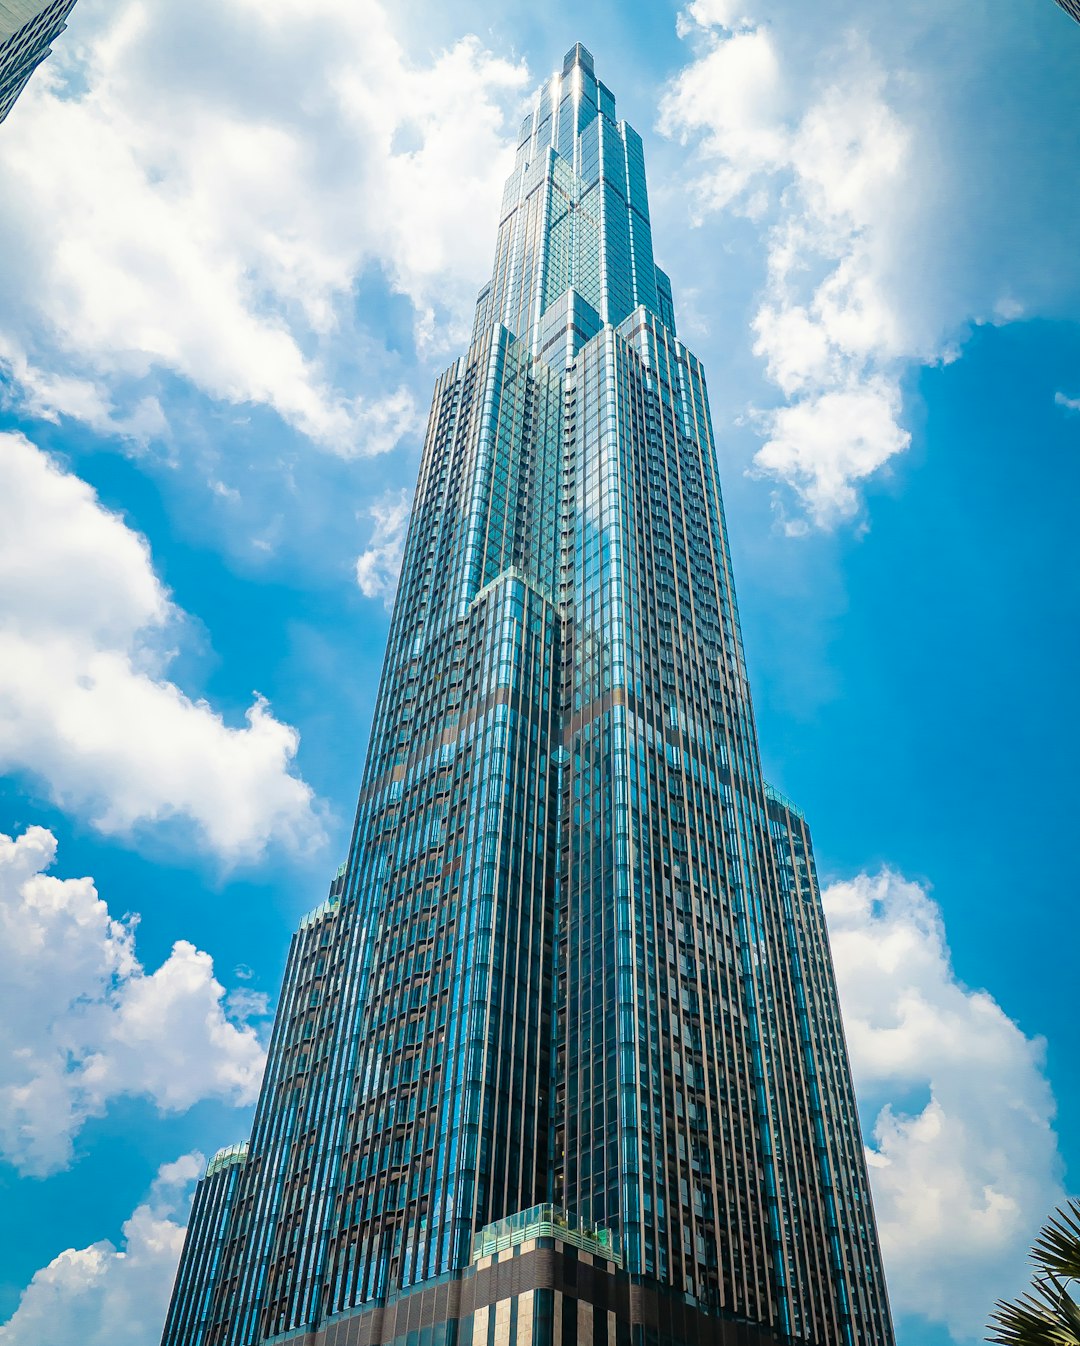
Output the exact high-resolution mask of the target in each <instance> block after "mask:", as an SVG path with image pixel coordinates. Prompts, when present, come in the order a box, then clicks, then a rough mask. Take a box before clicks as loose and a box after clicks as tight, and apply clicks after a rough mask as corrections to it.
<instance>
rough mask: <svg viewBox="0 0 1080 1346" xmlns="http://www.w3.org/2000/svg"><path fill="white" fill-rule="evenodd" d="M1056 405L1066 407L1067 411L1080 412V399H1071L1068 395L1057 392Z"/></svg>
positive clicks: (1055, 396) (1055, 395)
mask: <svg viewBox="0 0 1080 1346" xmlns="http://www.w3.org/2000/svg"><path fill="white" fill-rule="evenodd" d="M1054 405H1055V406H1058V407H1064V408H1065V410H1066V411H1080V397H1069V396H1068V395H1067V394H1066V393H1063V392H1056V393H1055V394H1054Z"/></svg>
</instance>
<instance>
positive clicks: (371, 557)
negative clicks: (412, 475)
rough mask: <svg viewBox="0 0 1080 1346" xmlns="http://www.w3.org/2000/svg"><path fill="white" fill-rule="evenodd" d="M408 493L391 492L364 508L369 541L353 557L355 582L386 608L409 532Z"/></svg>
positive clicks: (392, 599)
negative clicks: (370, 523) (370, 525)
mask: <svg viewBox="0 0 1080 1346" xmlns="http://www.w3.org/2000/svg"><path fill="white" fill-rule="evenodd" d="M409 502H410V492H408V491H404V490H402V491H390V492H388V493H387V494H386V495H384V496H383V497H382V499H380V500H377V501H375V503H374V504H373V505H371V506H370V507H369V509H368V511H367V513H368V516H369V517H370V518H371V519H372V520H373V521H374V525H375V526H374V528H373V529H372V532H371V540H370V541H369V543H368V545H367V547H366V548H365V549H364V550H363V551H362V552H361V553H360V555H359V556H358V557H357V558H356V582H357V584H358V585H359V586H360V590H361V592H362V593H363V594H364V595H365V596H366V597H367V598H381V599H382V600H383V603H384V604H385V605H386V607H387V608H388V609H389V608H391V607H393V604H394V595H395V594H396V593H397V582H398V574H399V572H400V570H401V557H402V553H403V551H404V549H405V535H406V534H407V533H408V531H409V513H410V505H409Z"/></svg>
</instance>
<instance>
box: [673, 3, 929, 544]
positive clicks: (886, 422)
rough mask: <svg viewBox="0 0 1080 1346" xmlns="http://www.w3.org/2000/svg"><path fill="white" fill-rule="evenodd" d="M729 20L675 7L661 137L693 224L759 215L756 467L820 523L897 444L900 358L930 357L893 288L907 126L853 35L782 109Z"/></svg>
mask: <svg viewBox="0 0 1080 1346" xmlns="http://www.w3.org/2000/svg"><path fill="white" fill-rule="evenodd" d="M691 20H693V22H691ZM718 22H719V23H720V25H721V26H720V27H719V28H717V27H715V26H714V25H716V24H717V23H718ZM729 27H730V25H729V23H728V21H727V20H725V19H720V20H718V19H717V17H716V16H715V14H713V13H712V12H711V10H710V9H708V8H703V7H702V6H700V5H699V6H693V7H691V9H690V10H689V11H687V14H686V15H685V16H684V19H683V31H684V32H685V33H686V34H687V35H692V36H693V37H695V39H696V40H697V41H699V42H700V43H702V44H703V49H702V50H701V52H700V53H699V55H698V56H697V58H696V59H695V60H693V61H692V62H690V63H689V64H688V65H687V66H686V67H685V68H684V69H683V71H682V72H681V73H680V74H679V76H678V77H677V78H676V80H675V81H674V82H673V83H672V85H671V86H670V87H669V89H668V91H667V93H666V95H665V97H664V99H663V102H662V105H661V129H662V130H664V131H665V132H666V133H667V134H668V135H672V136H676V137H678V138H680V139H681V140H682V141H683V142H684V143H687V142H690V141H693V142H694V143H695V145H696V149H697V153H698V158H699V161H700V165H701V168H700V173H699V176H698V178H697V179H696V182H695V200H696V202H697V209H698V212H699V217H700V218H704V216H706V215H707V214H708V213H709V212H711V211H716V210H723V209H734V210H737V211H738V212H740V213H742V214H744V215H746V216H749V217H750V218H753V219H758V220H761V221H762V229H763V234H764V241H765V247H766V284H765V289H764V292H763V294H762V295H761V297H760V302H759V307H758V311H757V313H756V315H755V317H754V320H753V324H752V325H753V331H754V336H755V344H754V353H755V354H756V355H758V356H760V357H761V358H762V359H763V360H764V362H765V367H766V373H767V376H768V378H769V379H770V380H771V381H772V382H773V383H774V384H775V385H776V387H777V389H778V390H779V391H780V393H782V394H783V396H784V397H785V399H787V401H786V405H783V406H781V407H780V408H779V409H777V410H774V411H771V412H767V413H764V414H761V415H759V416H758V418H757V419H758V420H759V422H760V423H761V424H762V426H763V430H764V434H765V438H766V443H765V445H764V446H763V448H762V449H761V450H760V452H759V453H758V454H757V456H756V458H755V465H756V468H757V470H758V471H760V472H762V473H765V474H767V475H769V476H772V477H774V478H775V479H776V480H778V481H780V482H783V483H785V484H786V485H787V486H789V487H790V488H791V489H793V490H794V491H795V493H796V495H797V497H798V498H799V500H800V502H801V504H802V507H803V510H804V511H805V514H806V516H807V517H808V519H809V520H810V521H811V522H812V523H814V524H816V525H818V526H820V527H824V528H830V527H833V526H835V525H836V524H837V523H838V522H839V521H841V520H845V519H850V518H852V517H854V516H855V515H856V514H857V513H858V511H859V508H860V494H859V489H860V487H861V485H862V483H863V482H864V481H865V480H866V479H867V478H868V477H870V476H871V475H872V474H873V473H875V472H876V471H878V470H879V469H880V468H881V467H882V466H883V465H884V464H885V463H887V462H888V461H889V459H890V458H892V457H894V456H895V455H896V454H898V453H902V452H903V451H904V450H905V449H906V448H907V447H908V444H909V443H910V435H909V433H908V432H907V431H906V430H905V429H904V428H903V426H902V424H901V419H900V417H901V400H902V399H901V393H900V382H899V381H900V377H901V374H902V372H903V370H904V368H905V366H906V364H907V363H908V362H909V361H911V360H913V359H914V360H925V359H937V358H941V356H942V354H943V352H942V350H941V349H940V348H939V347H938V346H936V345H935V344H934V342H933V341H932V340H931V339H930V337H929V336H928V334H927V332H926V331H925V330H924V324H923V323H922V322H921V321H920V320H916V319H915V318H914V316H913V315H912V313H911V312H910V311H909V306H907V305H906V304H905V301H904V297H903V295H902V293H901V287H899V286H898V285H897V283H896V282H897V273H898V271H899V269H900V268H899V266H898V254H899V251H900V249H899V248H898V245H897V239H898V237H900V236H901V235H902V234H903V232H904V229H905V225H906V221H907V218H908V214H909V212H910V210H911V209H912V205H911V202H912V200H913V199H914V197H913V194H912V192H911V163H912V144H911V141H912V135H911V130H910V128H909V127H907V126H906V125H905V124H904V123H903V122H902V121H901V120H900V118H899V117H898V116H897V114H896V113H895V112H894V110H893V109H892V108H891V107H890V106H889V103H888V102H887V101H886V86H885V80H884V77H883V76H882V74H881V72H880V71H879V70H878V69H877V68H876V66H875V64H874V62H873V60H872V59H871V58H870V56H869V55H868V54H867V53H866V51H865V50H864V49H863V48H862V47H861V46H860V45H859V44H858V43H857V42H854V41H853V42H852V43H851V44H850V45H849V46H848V48H846V49H845V50H842V51H839V52H834V53H832V54H831V55H832V66H833V69H832V71H831V74H830V77H829V78H828V80H826V81H824V82H823V83H819V84H817V85H816V86H815V87H814V89H813V91H812V93H811V94H810V95H809V96H807V97H804V98H803V99H802V101H801V106H789V104H790V103H791V102H792V100H794V99H795V93H794V91H793V85H792V81H791V80H790V78H789V75H788V72H786V71H785V70H784V67H783V62H782V61H781V58H780V53H779V52H778V50H777V46H776V41H775V38H774V36H773V34H772V32H771V31H769V30H767V29H765V28H762V27H753V26H743V27H742V28H740V29H739V30H738V31H734V32H731V31H729ZM805 526H806V525H805V523H799V522H797V521H796V522H795V523H794V524H791V525H789V528H791V529H792V531H801V530H802V529H803V528H805Z"/></svg>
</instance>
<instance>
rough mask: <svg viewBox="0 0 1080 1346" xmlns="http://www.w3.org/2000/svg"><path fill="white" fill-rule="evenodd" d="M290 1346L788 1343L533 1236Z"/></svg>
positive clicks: (609, 1264)
mask: <svg viewBox="0 0 1080 1346" xmlns="http://www.w3.org/2000/svg"><path fill="white" fill-rule="evenodd" d="M287 1340H288V1342H289V1346H781V1343H783V1346H794V1344H793V1343H790V1342H789V1341H787V1339H783V1338H780V1337H778V1336H775V1335H774V1334H773V1333H771V1332H769V1331H767V1330H765V1329H763V1328H761V1327H758V1326H756V1325H755V1324H752V1323H744V1322H737V1321H733V1320H731V1319H725V1318H720V1317H715V1316H713V1315H711V1314H707V1313H704V1312H702V1311H701V1310H700V1309H697V1308H695V1307H694V1306H692V1305H690V1304H687V1303H686V1302H685V1300H683V1299H682V1298H680V1297H678V1296H675V1295H673V1294H671V1293H670V1292H668V1291H666V1290H665V1289H664V1287H663V1286H660V1285H658V1284H649V1283H648V1282H646V1283H638V1282H633V1281H631V1278H630V1277H629V1276H628V1275H627V1273H626V1272H625V1271H623V1270H622V1269H621V1268H620V1267H619V1266H617V1265H615V1264H614V1263H613V1262H612V1261H611V1260H609V1259H607V1258H605V1257H603V1256H602V1255H598V1254H594V1253H591V1252H588V1251H584V1250H582V1249H580V1248H577V1247H573V1246H568V1245H566V1244H564V1243H562V1242H561V1241H559V1240H557V1239H552V1238H537V1239H532V1240H528V1241H525V1242H522V1243H519V1244H517V1245H516V1246H514V1247H511V1248H507V1249H504V1250H502V1251H499V1252H495V1253H492V1254H489V1255H487V1256H484V1257H480V1258H478V1259H477V1260H476V1261H475V1262H474V1263H473V1264H472V1265H471V1266H470V1267H469V1268H468V1269H467V1270H465V1271H463V1272H461V1273H460V1274H459V1275H455V1276H441V1277H439V1278H438V1279H436V1280H434V1281H428V1282H425V1283H424V1284H423V1285H418V1286H415V1287H414V1288H413V1289H411V1290H409V1291H408V1292H406V1293H404V1294H401V1295H399V1296H397V1297H395V1298H394V1299H393V1300H391V1301H389V1302H387V1303H385V1304H380V1305H378V1306H371V1307H365V1308H361V1309H356V1310H354V1311H352V1312H351V1313H349V1314H344V1315H339V1316H338V1317H337V1318H336V1319H334V1320H331V1321H328V1322H326V1323H324V1324H322V1325H321V1326H320V1327H319V1328H318V1329H317V1330H315V1331H313V1332H311V1331H309V1332H306V1333H303V1334H297V1335H295V1336H290V1337H289V1338H287Z"/></svg>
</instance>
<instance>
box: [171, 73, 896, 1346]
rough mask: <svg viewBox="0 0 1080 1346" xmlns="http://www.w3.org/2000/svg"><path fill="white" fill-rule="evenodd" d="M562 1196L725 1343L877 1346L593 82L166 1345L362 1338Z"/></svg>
mask: <svg viewBox="0 0 1080 1346" xmlns="http://www.w3.org/2000/svg"><path fill="white" fill-rule="evenodd" d="M215 1184H216V1185H215ZM226 1185H227V1193H226ZM223 1193H226V1195H227V1199H226V1195H223ZM549 1203H556V1204H557V1205H558V1206H560V1207H562V1208H564V1209H566V1210H568V1211H571V1212H573V1213H574V1215H575V1216H576V1217H577V1218H578V1219H580V1220H582V1221H584V1222H585V1223H586V1224H587V1225H588V1226H590V1227H603V1228H610V1229H612V1230H613V1231H614V1233H615V1234H616V1236H617V1237H618V1239H619V1242H620V1246H621V1250H622V1255H623V1259H624V1266H625V1269H626V1273H627V1274H629V1275H630V1276H631V1277H633V1278H640V1279H641V1280H642V1281H645V1282H655V1283H658V1284H659V1285H661V1286H664V1287H668V1288H669V1289H670V1290H671V1291H673V1292H674V1293H675V1294H676V1295H678V1296H682V1297H685V1300H686V1301H687V1302H690V1303H693V1304H695V1305H697V1306H699V1307H700V1308H701V1309H703V1310H705V1311H706V1312H708V1313H711V1314H714V1315H717V1316H720V1317H726V1318H731V1319H735V1320H738V1321H741V1322H750V1323H756V1324H760V1325H762V1326H763V1327H764V1328H767V1329H768V1330H769V1331H771V1332H773V1333H774V1334H775V1335H776V1337H777V1339H778V1340H779V1339H782V1340H785V1341H789V1342H792V1343H809V1344H811V1346H841V1344H842V1346H893V1337H892V1328H891V1323H890V1319H889V1311H888V1304H887V1299H886V1294H885V1285H884V1279H883V1275H882V1270H881V1263H880V1254H879V1252H878V1247H877V1236H876V1230H875V1226H874V1218H873V1210H872V1207H871V1203H870V1192H869V1184H868V1181H867V1174H866V1168H865V1162H864V1159H863V1153H862V1146H861V1142H860V1138H859V1126H858V1117H857V1113H856V1109H855V1100H854V1095H853V1092H852V1088H851V1080H850V1074H849V1070H848V1063H847V1054H846V1048H845V1045H844V1039H843V1031H842V1026H841V1023H840V1017H839V1009H838V1005H837V1000H836V989H835V982H834V977H833V971H832V965H831V962H830V957H829V950H828V940H827V934H826V931H825V926H824V920H823V916H822V913H821V904H820V897H819V894H818V889H817V879H816V875H815V873H814V866H813V856H812V851H811V844H810V837H809V833H808V831H807V830H806V825H805V822H804V821H803V819H802V818H801V816H800V815H799V814H798V813H797V811H795V810H794V808H793V806H791V805H790V804H789V803H788V802H787V801H784V800H783V799H782V797H780V796H778V795H776V794H775V792H773V791H771V790H770V789H769V788H768V787H767V786H766V785H765V783H764V782H763V780H762V776H761V766H760V761H759V755H758V747H757V737H756V730H755V726H754V718H753V708H752V704H751V699H750V692H749V688H748V685H747V678H746V661H745V655H744V650H743V643H742V634H741V631H740V627H739V619H738V611H737V607H736V601H735V591H734V586H733V582H732V574H731V558H730V550H729V546H728V538H727V530H726V523H725V519H724V510H723V502H722V498H721V492H720V484H719V480H718V477H717V469H716V446H715V443H714V440H713V430H712V423H711V418H710V414H709V406H708V395H707V392H706V386H705V378H704V373H703V371H702V368H701V366H700V364H699V362H698V361H697V359H696V358H695V356H694V355H693V354H692V353H691V352H690V351H689V350H688V349H687V348H686V347H685V346H684V345H683V344H682V343H681V342H680V341H679V340H678V338H677V337H676V334H675V323H674V310H673V303H672V295H671V285H670V281H669V280H668V278H667V276H666V275H665V274H664V273H663V272H662V271H660V270H659V269H658V268H656V267H655V265H654V262H653V257H652V238H651V231H650V225H649V214H648V200H647V194H646V188H645V172H644V161H643V155H642V151H641V142H640V139H639V138H638V137H637V135H636V134H635V133H634V132H633V130H632V128H630V127H628V126H627V125H626V124H625V123H622V122H618V121H616V119H615V106H614V99H613V98H612V97H611V95H610V92H609V91H608V90H606V88H605V87H604V86H603V85H602V84H600V83H599V82H598V81H597V80H596V78H595V74H594V72H593V69H592V61H591V58H590V57H589V56H588V53H587V52H585V51H584V49H583V48H580V47H578V48H575V49H574V50H573V51H572V52H571V53H570V54H569V55H568V57H567V61H566V64H565V66H564V69H563V71H562V73H561V75H559V76H556V77H555V78H553V79H552V80H551V81H549V83H548V84H546V85H545V86H544V87H543V88H542V89H541V90H540V92H539V93H538V95H537V97H536V100H535V101H534V106H533V109H532V111H531V113H530V115H529V116H528V117H527V118H526V120H525V123H524V126H523V129H522V135H521V142H520V145H519V149H518V155H517V161H516V164H515V167H514V170H513V173H512V174H511V177H510V180H509V182H508V184H507V191H506V196H505V200H504V208H503V219H502V223H501V225H500V229H499V235H498V240H497V245H496V258H495V265H494V270H493V275H492V280H491V282H490V283H489V285H487V286H486V287H485V288H484V289H483V290H482V291H481V293H480V296H479V298H478V301H477V318H476V326H475V330H474V339H473V342H472V345H471V346H470V348H469V350H468V352H467V353H466V354H465V355H464V356H462V357H461V358H460V359H459V360H457V361H455V362H454V364H453V365H451V367H450V368H449V369H448V370H447V371H446V372H445V373H444V374H443V375H442V376H441V377H440V379H439V380H438V381H437V383H436V386H435V390H434V395H433V398H432V404H431V410H430V414H429V419H428V428H427V435H426V439H425V444H424V451H423V456H422V461H421V466H420V472H419V479H418V483H417V489H416V495H415V500H414V505H413V511H412V517H411V522H410V526H409V532H408V537H407V540H406V545H405V552H404V560H403V565H402V572H401V580H400V585H399V590H398V595H397V600H396V604H395V608H394V614H393V617H392V620H391V627H390V634H389V639H388V646H387V653H386V659H385V663H384V667H383V674H382V679H381V683H380V688H379V693H378V698H377V703H376V710H375V717H374V724H373V730H372V736H371V742H370V745H369V749H368V754H367V760H366V764H365V766H364V769H363V777H362V786H361V791H360V798H359V803H358V808H357V814H356V821H355V826H354V831H353V837H352V842H351V846H350V852H349V856H348V860H347V863H346V864H345V865H344V866H343V867H342V870H341V871H340V872H339V875H338V877H337V878H336V879H335V882H334V884H333V885H332V888H331V893H330V898H329V899H328V901H327V902H326V903H324V904H323V905H322V906H321V907H319V908H317V909H316V911H315V912H314V913H312V914H311V915H310V916H309V917H308V918H305V920H304V921H303V922H302V923H301V927H300V929H299V930H298V932H297V934H296V936H295V937H294V940H293V946H292V950H291V952H290V958H289V963H288V966H287V969H286V974H285V984H284V988H283V993H282V1001H281V1005H280V1006H279V1010H278V1015H277V1019H276V1022H275V1028H274V1036H273V1040H272V1042H271V1048H270V1054H269V1060H268V1066H267V1073H266V1078H265V1081H264V1085H263V1090H262V1094H261V1096H260V1101H259V1104H258V1108H257V1111H256V1117H255V1122H254V1127H253V1131H252V1136H251V1140H250V1144H249V1148H248V1151H247V1153H246V1155H243V1156H242V1155H241V1154H240V1153H239V1152H238V1153H237V1157H236V1160H235V1161H234V1162H230V1163H229V1164H228V1165H227V1166H226V1167H225V1168H222V1169H220V1170H219V1171H216V1172H214V1173H213V1174H212V1175H211V1176H209V1177H208V1178H207V1179H206V1180H205V1181H204V1184H203V1186H202V1187H200V1189H199V1198H198V1201H197V1204H196V1211H195V1215H194V1217H193V1221H192V1226H191V1229H190V1230H189V1234H188V1245H186V1248H185V1254H184V1258H183V1260H182V1265H181V1278H180V1279H179V1280H178V1282H177V1286H178V1288H177V1292H176V1295H175V1296H174V1302H173V1308H172V1310H171V1312H170V1319H169V1325H167V1327H166V1334H165V1338H164V1340H165V1343H166V1344H167V1346H190V1344H191V1343H194V1342H197V1343H198V1346H254V1343H265V1342H270V1341H279V1340H281V1341H283V1340H285V1339H287V1338H289V1337H290V1334H292V1335H295V1334H298V1333H303V1332H304V1331H310V1330H311V1329H312V1328H313V1327H315V1326H316V1325H318V1324H320V1323H327V1322H339V1321H340V1320H341V1318H342V1316H343V1315H345V1316H347V1315H349V1314H350V1313H355V1312H357V1311H359V1310H361V1309H363V1308H364V1306H369V1305H374V1304H385V1303H388V1302H390V1301H392V1300H394V1299H395V1297H397V1296H400V1295H402V1294H404V1293H406V1292H407V1291H409V1290H410V1289H411V1288H412V1287H415V1286H418V1285H423V1284H427V1283H432V1284H438V1283H441V1281H442V1278H445V1277H448V1276H449V1277H453V1276H455V1275H456V1274H458V1273H461V1272H463V1271H464V1269H465V1268H467V1266H468V1264H469V1259H470V1249H471V1246H472V1240H473V1238H474V1236H475V1235H476V1233H477V1231H479V1230H480V1229H482V1228H483V1227H485V1226H488V1225H490V1224H492V1222H495V1221H499V1220H503V1219H506V1218H507V1217H510V1216H513V1215H514V1214H515V1213H516V1212H521V1211H525V1210H528V1209H529V1208H532V1207H535V1206H538V1205H546V1204H549ZM189 1247H190V1252H189V1251H188V1248H189ZM207 1250H211V1251H212V1256H211V1255H210V1254H209V1253H208V1251H207ZM195 1325H197V1326H195ZM463 1331H464V1328H463Z"/></svg>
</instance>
